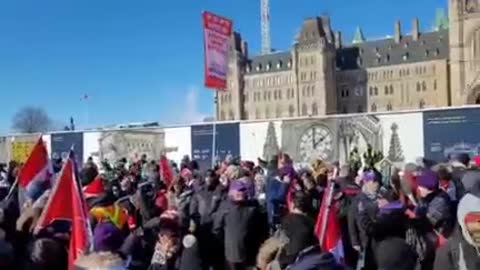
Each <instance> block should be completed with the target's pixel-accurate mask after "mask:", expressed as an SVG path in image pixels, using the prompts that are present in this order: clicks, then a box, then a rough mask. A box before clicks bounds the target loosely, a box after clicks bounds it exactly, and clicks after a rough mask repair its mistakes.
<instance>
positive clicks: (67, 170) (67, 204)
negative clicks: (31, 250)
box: [35, 151, 92, 270]
mask: <svg viewBox="0 0 480 270" xmlns="http://www.w3.org/2000/svg"><path fill="white" fill-rule="evenodd" d="M58 220H68V221H70V222H71V235H70V245H69V250H68V269H69V270H73V269H75V268H74V263H75V260H76V259H77V258H78V257H79V256H80V255H82V254H84V253H85V252H88V251H89V249H90V248H91V247H92V246H91V245H92V233H91V231H90V225H89V218H88V212H87V204H86V201H85V198H84V196H83V193H82V189H81V186H80V181H79V179H78V175H77V170H76V165H75V160H74V158H73V151H71V152H70V155H69V158H68V159H67V160H66V161H65V164H64V165H63V168H62V170H61V172H60V174H59V177H58V179H57V181H56V183H55V185H54V186H53V189H52V193H51V195H50V197H49V199H48V201H47V204H46V205H45V208H44V210H43V212H42V215H41V216H40V218H39V220H38V222H37V226H36V229H35V232H36V233H37V234H38V233H39V232H40V231H41V230H42V229H45V228H47V227H48V226H50V225H52V224H53V223H54V222H55V221H58Z"/></svg>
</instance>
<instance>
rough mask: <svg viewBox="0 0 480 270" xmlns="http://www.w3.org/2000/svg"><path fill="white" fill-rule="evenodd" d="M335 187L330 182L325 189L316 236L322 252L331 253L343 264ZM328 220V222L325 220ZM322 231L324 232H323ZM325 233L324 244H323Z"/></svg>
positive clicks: (316, 226)
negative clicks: (334, 196) (334, 197)
mask: <svg viewBox="0 0 480 270" xmlns="http://www.w3.org/2000/svg"><path fill="white" fill-rule="evenodd" d="M333 186H334V183H333V182H330V183H329V184H328V186H327V188H326V189H325V192H324V195H323V200H322V205H321V206H320V211H319V212H318V218H317V224H316V225H315V234H316V235H317V237H318V239H319V241H321V243H320V245H321V247H322V250H324V251H327V252H331V253H332V254H333V255H334V256H335V258H336V259H337V261H338V262H343V258H345V255H344V251H343V243H342V230H341V227H340V222H339V219H338V216H337V213H338V210H339V209H338V205H337V204H335V203H334V202H333ZM325 218H326V220H325ZM322 230H324V231H323V232H322ZM322 233H323V242H322V239H321V238H322Z"/></svg>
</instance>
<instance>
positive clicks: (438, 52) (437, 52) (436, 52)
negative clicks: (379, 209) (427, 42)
mask: <svg viewBox="0 0 480 270" xmlns="http://www.w3.org/2000/svg"><path fill="white" fill-rule="evenodd" d="M439 54H440V49H438V48H437V49H436V50H435V56H438V55H439Z"/></svg>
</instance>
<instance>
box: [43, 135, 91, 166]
mask: <svg viewBox="0 0 480 270" xmlns="http://www.w3.org/2000/svg"><path fill="white" fill-rule="evenodd" d="M50 140H51V147H52V159H58V158H61V159H62V160H65V159H66V158H68V154H69V153H70V149H72V146H73V149H74V150H73V152H74V153H75V160H76V162H77V165H78V166H82V164H83V133H81V132H74V133H59V134H52V136H51V139H50Z"/></svg>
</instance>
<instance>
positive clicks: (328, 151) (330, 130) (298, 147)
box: [281, 116, 382, 164]
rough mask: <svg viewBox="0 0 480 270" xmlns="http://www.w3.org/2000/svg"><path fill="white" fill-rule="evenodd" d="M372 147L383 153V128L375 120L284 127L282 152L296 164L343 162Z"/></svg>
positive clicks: (361, 118)
mask: <svg viewBox="0 0 480 270" xmlns="http://www.w3.org/2000/svg"><path fill="white" fill-rule="evenodd" d="M367 145H371V146H372V148H373V149H374V150H380V151H381V150H382V137H381V124H380V120H379V119H378V118H377V117H375V116H356V117H344V118H326V119H305V120H287V121H283V123H282V147H281V148H282V151H284V152H286V153H288V154H290V155H291V156H292V158H293V160H294V161H295V162H298V163H300V164H310V163H311V162H312V161H313V160H314V159H321V160H324V161H329V162H333V161H341V162H344V161H346V160H347V159H348V156H349V153H350V151H351V150H353V149H354V148H356V149H359V151H360V152H363V151H365V150H366V149H367Z"/></svg>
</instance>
